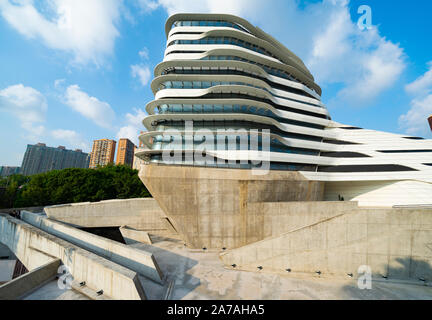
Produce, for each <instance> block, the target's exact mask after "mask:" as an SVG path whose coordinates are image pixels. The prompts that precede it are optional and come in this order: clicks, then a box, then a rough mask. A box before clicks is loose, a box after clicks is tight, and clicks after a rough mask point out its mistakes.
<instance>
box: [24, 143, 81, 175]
mask: <svg viewBox="0 0 432 320" xmlns="http://www.w3.org/2000/svg"><path fill="white" fill-rule="evenodd" d="M88 164H89V155H88V154H87V153H84V152H82V150H80V149H76V150H67V149H66V148H65V147H63V146H59V147H58V148H53V147H47V146H46V144H44V143H38V144H35V145H31V144H29V145H27V150H26V152H25V154H24V159H23V162H22V166H21V172H20V173H21V174H23V175H33V174H37V173H43V172H47V171H51V170H61V169H66V168H88Z"/></svg>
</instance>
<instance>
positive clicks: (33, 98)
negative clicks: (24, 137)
mask: <svg viewBox="0 0 432 320" xmlns="http://www.w3.org/2000/svg"><path fill="white" fill-rule="evenodd" d="M47 109H48V105H47V102H46V99H45V97H44V96H43V95H42V93H40V92H39V91H37V90H36V89H33V88H31V87H25V86H24V85H22V84H17V85H13V86H10V87H7V88H5V89H3V90H0V111H6V112H8V113H10V114H12V115H13V116H14V117H16V118H17V119H18V120H19V121H20V123H21V127H22V128H23V129H24V130H26V131H27V132H28V133H29V136H28V137H29V138H30V139H31V140H36V139H37V138H38V137H39V136H41V135H42V134H43V133H44V131H45V127H44V126H43V125H42V124H41V123H43V122H44V121H45V114H46V111H47Z"/></svg>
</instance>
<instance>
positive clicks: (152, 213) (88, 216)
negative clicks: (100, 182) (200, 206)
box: [44, 198, 167, 230]
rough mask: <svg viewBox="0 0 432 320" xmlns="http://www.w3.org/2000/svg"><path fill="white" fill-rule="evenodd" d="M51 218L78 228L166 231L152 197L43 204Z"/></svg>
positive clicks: (159, 210)
mask: <svg viewBox="0 0 432 320" xmlns="http://www.w3.org/2000/svg"><path fill="white" fill-rule="evenodd" d="M44 210H45V213H46V214H47V216H48V217H49V218H50V219H52V220H57V221H61V222H64V223H68V224H71V225H74V226H77V227H82V228H100V227H121V226H124V225H128V226H130V227H132V228H135V229H139V230H167V226H166V224H165V222H164V221H163V220H162V219H163V218H166V215H165V213H164V212H163V211H162V209H161V208H160V207H159V205H158V204H157V202H156V200H154V199H153V198H140V199H125V200H123V199H121V200H107V201H100V202H82V203H72V204H63V205H57V206H50V207H45V209H44Z"/></svg>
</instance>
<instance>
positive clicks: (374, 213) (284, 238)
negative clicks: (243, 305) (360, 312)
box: [221, 202, 432, 281]
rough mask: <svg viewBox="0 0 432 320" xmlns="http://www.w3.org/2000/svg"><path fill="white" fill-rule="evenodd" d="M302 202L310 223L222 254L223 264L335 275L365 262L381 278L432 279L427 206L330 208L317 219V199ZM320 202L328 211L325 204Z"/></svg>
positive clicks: (431, 219) (431, 217) (281, 206)
mask: <svg viewBox="0 0 432 320" xmlns="http://www.w3.org/2000/svg"><path fill="white" fill-rule="evenodd" d="M298 205H299V206H301V203H298ZM305 205H307V206H309V209H308V212H307V216H308V217H307V218H306V216H305V219H312V220H310V221H309V222H308V223H310V224H306V225H305V226H301V223H296V222H293V224H292V227H293V230H291V231H290V232H287V233H284V234H281V235H279V236H275V237H271V238H268V239H265V240H262V241H259V242H256V243H253V244H250V245H247V246H244V247H242V248H238V249H234V250H230V251H228V252H226V253H223V254H221V259H222V260H223V262H224V264H225V265H226V266H232V265H233V264H235V265H236V268H238V269H244V270H253V271H258V270H259V269H257V268H258V267H262V268H263V269H262V270H263V271H271V272H277V273H284V274H286V273H287V271H286V270H287V269H289V270H290V271H291V272H293V273H295V272H299V273H311V274H315V273H316V272H318V271H319V272H321V273H322V274H330V275H340V276H347V274H353V275H354V276H355V275H357V271H358V268H359V266H361V265H368V266H370V267H371V268H372V273H373V275H374V276H375V277H379V278H381V279H382V278H383V277H387V278H394V279H414V280H417V281H418V279H424V280H429V281H430V280H431V279H432V246H431V244H432V209H382V208H381V209H379V208H378V209H372V208H367V209H366V208H355V209H352V208H351V209H349V210H345V211H344V210H341V211H339V210H338V209H335V211H338V212H336V214H335V215H334V216H333V217H331V218H327V219H325V217H323V216H322V217H318V216H320V215H321V214H320V213H319V212H320V211H321V210H322V209H323V208H322V206H323V203H322V202H317V203H315V204H313V203H306V204H305ZM324 206H330V207H327V209H326V210H331V205H329V204H328V203H325V204H324ZM261 208H262V210H266V211H273V210H279V212H280V213H283V212H286V210H288V209H290V208H292V206H291V205H290V204H286V203H278V204H276V203H273V204H271V203H265V204H261ZM286 213H287V215H288V216H289V213H288V212H286ZM338 213H339V214H338ZM310 216H312V217H315V219H316V222H315V223H313V219H314V218H310ZM297 218H298V217H297ZM322 218H324V219H322ZM287 219H288V220H289V218H287ZM296 226H299V228H297V229H295V227H296Z"/></svg>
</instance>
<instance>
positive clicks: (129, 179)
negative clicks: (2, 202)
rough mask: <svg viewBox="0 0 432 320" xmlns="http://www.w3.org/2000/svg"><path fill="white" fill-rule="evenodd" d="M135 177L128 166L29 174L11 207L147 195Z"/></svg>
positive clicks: (148, 194)
mask: <svg viewBox="0 0 432 320" xmlns="http://www.w3.org/2000/svg"><path fill="white" fill-rule="evenodd" d="M150 196H151V195H150V193H149V192H148V191H147V189H146V188H145V186H144V185H143V183H142V182H141V180H140V179H139V177H138V171H137V170H133V169H131V168H129V167H127V166H114V165H109V166H106V167H101V168H97V169H77V168H71V169H64V170H53V171H50V172H47V173H42V174H37V175H33V176H31V177H30V179H29V182H28V183H26V184H24V185H23V187H22V188H21V189H19V187H18V189H17V191H16V197H15V201H14V207H16V208H17V207H30V206H46V205H55V204H63V203H76V202H86V201H101V200H109V199H130V198H142V197H150Z"/></svg>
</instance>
